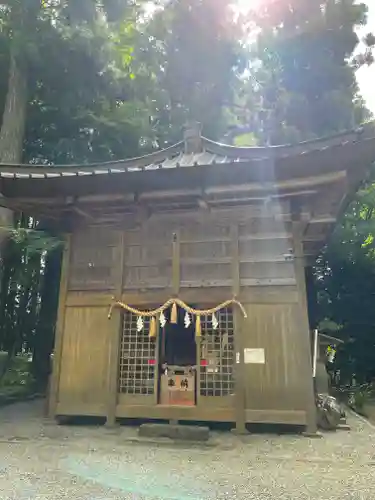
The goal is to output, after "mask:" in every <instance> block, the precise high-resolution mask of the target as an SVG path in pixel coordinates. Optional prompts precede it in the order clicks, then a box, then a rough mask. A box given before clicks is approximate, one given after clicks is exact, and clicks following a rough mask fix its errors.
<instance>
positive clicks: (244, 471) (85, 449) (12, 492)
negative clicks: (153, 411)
mask: <svg viewBox="0 0 375 500" xmlns="http://www.w3.org/2000/svg"><path fill="white" fill-rule="evenodd" d="M41 411H42V403H40V402H33V403H28V404H17V405H13V406H10V407H7V408H4V409H2V410H1V411H0V499H4V500H5V499H7V500H10V499H12V500H13V499H14V500H21V499H22V500H26V499H38V500H41V499H44V500H57V499H60V498H61V499H63V498H69V499H74V500H83V499H85V500H104V499H106V500H115V499H119V500H120V499H121V500H122V499H124V500H128V499H129V500H130V499H131V500H161V499H162V500H219V499H231V500H233V499H241V500H242V499H243V500H245V499H246V500H251V499H257V500H286V499H288V500H289V499H290V500H292V499H293V500H310V499H313V500H314V499H316V500H318V499H319V500H328V499H331V500H345V499H353V500H354V499H355V500H360V499H366V500H374V499H375V449H374V442H375V439H374V438H375V427H373V426H371V425H369V424H368V423H367V422H365V421H363V420H361V419H359V418H357V417H355V416H349V423H350V425H351V426H352V430H351V431H350V432H348V431H338V432H336V433H327V434H324V437H323V438H322V439H313V440H310V439H307V438H304V437H301V436H293V435H284V436H276V435H274V436H272V435H267V434H259V435H254V434H253V435H250V436H248V437H246V438H244V439H242V440H240V439H238V438H236V437H235V436H233V435H232V434H230V433H220V434H219V433H214V434H213V439H212V445H211V446H200V447H199V446H193V447H191V446H187V445H184V446H181V445H179V446H173V445H172V444H170V443H168V444H166V443H161V444H150V443H149V442H148V443H147V444H146V443H145V442H139V441H138V442H137V439H136V429H135V428H130V427H121V428H118V429H116V430H112V431H109V430H107V429H105V428H104V427H92V426H90V427H88V426H85V427H83V426H57V425H55V424H54V423H51V422H48V421H47V420H43V419H42V417H41V416H40V415H41Z"/></svg>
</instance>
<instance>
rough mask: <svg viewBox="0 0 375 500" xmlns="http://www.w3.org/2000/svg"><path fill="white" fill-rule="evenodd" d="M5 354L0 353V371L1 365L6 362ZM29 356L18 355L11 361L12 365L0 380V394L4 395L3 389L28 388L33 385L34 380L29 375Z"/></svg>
mask: <svg viewBox="0 0 375 500" xmlns="http://www.w3.org/2000/svg"><path fill="white" fill-rule="evenodd" d="M6 358H7V353H6V352H0V370H1V369H2V363H5V362H6ZM29 358H30V356H29V355H25V354H19V355H18V356H15V357H14V358H13V360H12V364H11V366H10V367H9V369H8V370H7V371H6V373H5V374H4V376H3V377H2V379H1V380H0V393H4V389H6V388H11V389H13V388H14V387H20V386H21V387H24V388H30V387H31V386H32V385H33V384H34V378H33V376H32V374H31V361H30V359H29Z"/></svg>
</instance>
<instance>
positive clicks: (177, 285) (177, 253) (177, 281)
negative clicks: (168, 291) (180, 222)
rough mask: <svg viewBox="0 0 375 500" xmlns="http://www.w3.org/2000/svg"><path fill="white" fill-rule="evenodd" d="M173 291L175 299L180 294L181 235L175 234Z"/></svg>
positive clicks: (173, 246) (173, 243)
mask: <svg viewBox="0 0 375 500" xmlns="http://www.w3.org/2000/svg"><path fill="white" fill-rule="evenodd" d="M172 289H173V293H174V295H175V297H177V296H178V294H179V292H180V233H179V232H175V233H173V241H172Z"/></svg>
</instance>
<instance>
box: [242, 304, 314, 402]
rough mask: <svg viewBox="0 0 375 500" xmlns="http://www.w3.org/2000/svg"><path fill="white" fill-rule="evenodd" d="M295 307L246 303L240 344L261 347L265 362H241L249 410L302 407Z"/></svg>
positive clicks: (304, 400) (301, 366)
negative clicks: (243, 367) (242, 337)
mask: <svg viewBox="0 0 375 500" xmlns="http://www.w3.org/2000/svg"><path fill="white" fill-rule="evenodd" d="M297 308H298V304H273V305H268V304H251V305H248V304H247V305H246V311H247V314H248V318H247V319H246V320H245V321H244V328H245V340H244V347H245V348H250V349H254V348H261V349H264V351H265V364H246V365H245V377H246V408H247V409H249V410H295V411H304V410H306V397H305V387H306V384H305V383H304V381H303V380H302V379H301V373H302V371H303V364H304V363H305V361H304V360H303V359H302V358H301V356H300V351H301V345H300V339H299V329H298V324H297V322H296V310H297Z"/></svg>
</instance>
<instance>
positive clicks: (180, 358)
mask: <svg viewBox="0 0 375 500" xmlns="http://www.w3.org/2000/svg"><path fill="white" fill-rule="evenodd" d="M185 314H186V313H185V311H184V310H183V309H181V308H178V321H177V324H171V322H170V315H171V309H169V310H168V311H166V312H165V317H166V319H167V323H166V325H165V327H164V328H163V330H162V332H161V335H160V336H159V338H160V340H161V345H160V353H161V355H160V361H161V364H164V363H166V364H167V365H169V366H195V365H196V363H197V348H196V343H195V327H194V318H192V316H191V315H190V321H191V324H190V326H189V327H188V328H185V324H184V318H185Z"/></svg>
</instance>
